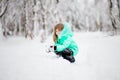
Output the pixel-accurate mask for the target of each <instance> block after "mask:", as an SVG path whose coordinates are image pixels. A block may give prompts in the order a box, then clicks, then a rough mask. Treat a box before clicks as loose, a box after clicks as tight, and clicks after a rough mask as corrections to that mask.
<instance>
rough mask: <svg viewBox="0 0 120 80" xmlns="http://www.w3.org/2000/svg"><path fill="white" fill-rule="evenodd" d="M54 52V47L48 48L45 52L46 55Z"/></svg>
mask: <svg viewBox="0 0 120 80" xmlns="http://www.w3.org/2000/svg"><path fill="white" fill-rule="evenodd" d="M54 50H56V46H50V47H49V48H48V50H47V53H49V52H54Z"/></svg>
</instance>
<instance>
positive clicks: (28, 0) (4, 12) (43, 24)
mask: <svg viewBox="0 0 120 80" xmlns="http://www.w3.org/2000/svg"><path fill="white" fill-rule="evenodd" d="M60 22H68V23H70V24H71V27H72V30H73V31H74V32H76V31H85V32H86V31H91V32H94V31H102V32H111V35H116V34H118V32H119V31H120V0H47V1H46V0H0V37H1V38H3V37H8V36H13V35H17V36H24V37H26V38H27V37H30V38H31V39H33V38H34V37H36V36H39V37H41V38H42V40H41V41H42V42H43V41H44V40H45V39H46V36H48V34H50V33H52V30H53V27H54V26H55V25H56V24H57V23H60Z"/></svg>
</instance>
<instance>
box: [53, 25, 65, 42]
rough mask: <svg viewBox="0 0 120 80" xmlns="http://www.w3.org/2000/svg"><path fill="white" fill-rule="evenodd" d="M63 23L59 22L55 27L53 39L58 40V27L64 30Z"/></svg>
mask: <svg viewBox="0 0 120 80" xmlns="http://www.w3.org/2000/svg"><path fill="white" fill-rule="evenodd" d="M63 27H64V26H63V24H61V23H59V24H57V25H56V26H55V27H54V31H53V32H54V34H53V41H54V42H56V40H57V38H58V36H57V35H56V29H58V30H59V31H62V30H63Z"/></svg>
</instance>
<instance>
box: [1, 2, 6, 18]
mask: <svg viewBox="0 0 120 80" xmlns="http://www.w3.org/2000/svg"><path fill="white" fill-rule="evenodd" d="M7 6H8V0H7V1H6V4H5V7H4V8H3V9H2V11H1V12H0V17H2V16H3V15H4V13H5V11H6V10H7Z"/></svg>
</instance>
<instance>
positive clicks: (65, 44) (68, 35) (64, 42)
mask: <svg viewBox="0 0 120 80" xmlns="http://www.w3.org/2000/svg"><path fill="white" fill-rule="evenodd" d="M63 25H64V28H63V30H62V31H61V32H60V34H59V35H58V38H57V40H56V42H55V46H56V51H58V52H59V51H63V50H64V49H66V48H68V49H71V50H72V51H73V56H75V55H76V54H77V53H78V46H77V44H76V43H75V41H74V40H73V39H72V36H73V33H72V31H71V29H70V25H69V24H68V23H64V24H63Z"/></svg>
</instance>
